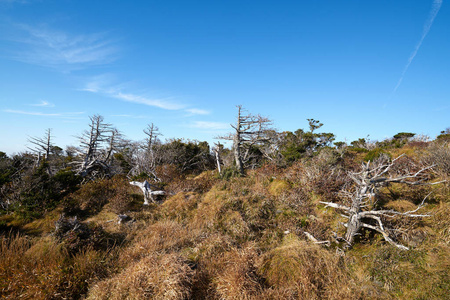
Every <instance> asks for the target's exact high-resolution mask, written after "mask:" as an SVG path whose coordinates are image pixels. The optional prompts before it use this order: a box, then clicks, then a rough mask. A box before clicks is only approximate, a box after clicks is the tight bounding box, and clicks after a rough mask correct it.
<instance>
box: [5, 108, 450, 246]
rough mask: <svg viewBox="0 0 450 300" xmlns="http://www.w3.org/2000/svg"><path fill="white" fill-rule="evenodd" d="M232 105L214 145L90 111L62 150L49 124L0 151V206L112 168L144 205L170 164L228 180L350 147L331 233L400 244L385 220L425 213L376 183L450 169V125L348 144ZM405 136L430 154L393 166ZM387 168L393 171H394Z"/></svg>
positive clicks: (52, 195) (22, 204)
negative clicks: (393, 152) (391, 199)
mask: <svg viewBox="0 0 450 300" xmlns="http://www.w3.org/2000/svg"><path fill="white" fill-rule="evenodd" d="M237 109H238V112H237V117H236V122H235V123H234V124H231V132H230V133H229V134H228V135H225V136H219V137H217V139H218V141H219V142H217V143H215V144H214V146H213V147H212V148H211V147H210V145H209V144H208V143H207V142H199V141H191V140H183V139H168V140H166V141H164V142H163V141H162V140H161V136H162V133H160V131H159V129H158V127H157V126H156V125H155V124H153V123H151V124H149V125H148V127H147V128H144V129H143V132H144V134H145V139H144V140H143V141H131V140H128V139H126V137H124V136H123V135H122V134H121V133H120V131H119V130H118V129H116V128H114V127H113V126H112V125H111V124H109V123H106V122H105V120H104V118H103V117H102V116H100V115H94V116H91V117H90V122H89V124H88V126H87V129H86V130H85V131H84V132H83V133H82V134H81V135H80V136H79V137H78V146H69V147H67V149H66V150H65V151H63V149H62V148H60V147H58V146H56V145H54V143H53V136H52V131H51V129H48V130H47V131H46V132H45V134H44V136H43V137H30V138H29V142H30V144H31V145H30V147H29V150H30V151H31V152H24V153H20V154H16V155H14V156H13V157H8V156H7V155H6V154H5V153H2V152H0V206H1V207H0V209H1V211H3V212H4V213H9V212H12V211H16V212H18V213H22V214H24V216H25V217H31V218H33V217H35V216H37V215H39V214H40V213H43V212H45V211H47V210H50V209H52V208H54V207H55V206H56V205H57V204H58V203H59V201H61V199H63V198H64V197H65V195H67V194H69V193H71V192H72V191H74V190H75V189H76V188H77V186H79V184H82V183H86V182H89V181H92V180H96V179H102V178H103V179H104V178H111V177H113V176H114V175H122V176H126V178H128V180H129V181H131V184H133V185H136V186H139V187H140V188H141V189H142V191H143V193H144V196H145V204H148V203H149V201H153V200H154V199H153V196H157V195H164V194H165V192H164V191H162V187H163V186H164V184H165V183H164V182H163V181H164V180H163V177H164V176H163V174H164V172H166V171H167V168H169V167H170V168H175V169H176V171H177V173H178V174H180V176H184V175H187V174H199V173H200V172H202V171H205V170H214V169H217V173H218V176H220V177H221V178H225V179H226V178H229V177H230V176H245V174H246V170H248V169H255V168H258V167H260V166H262V165H263V164H265V163H268V164H273V165H276V166H277V167H286V166H289V165H291V164H292V163H294V162H296V161H299V160H308V159H312V158H314V157H316V156H318V155H319V154H320V153H321V152H322V151H328V152H329V153H331V154H332V155H333V156H334V157H337V159H343V157H344V156H345V154H346V153H347V152H348V151H352V152H355V153H360V154H361V155H362V157H363V159H364V160H365V161H366V162H365V163H363V164H362V166H361V167H360V168H359V169H358V168H355V169H353V170H351V171H348V170H347V175H348V177H349V178H351V180H352V181H353V185H352V190H351V191H349V187H348V186H344V187H342V191H341V194H345V196H347V197H348V199H350V200H349V202H348V204H346V205H344V204H342V203H335V202H330V201H322V202H321V203H322V204H324V205H326V206H329V207H333V208H335V209H337V210H340V211H342V212H343V213H344V215H345V218H346V220H347V221H346V222H345V223H344V224H345V226H346V227H347V233H346V234H345V236H343V237H339V236H336V240H341V241H344V242H345V243H347V244H348V245H350V246H351V245H352V244H353V242H354V238H355V236H356V235H358V234H359V232H360V230H361V229H362V228H366V229H372V230H374V231H376V232H378V233H381V234H382V235H383V237H384V238H385V240H386V241H388V242H389V243H392V244H394V245H396V246H397V247H399V248H402V247H404V246H402V245H399V244H397V243H396V242H395V241H394V240H393V239H392V238H391V235H390V234H389V230H388V229H386V228H385V225H384V219H385V218H389V217H392V216H394V215H403V216H405V217H424V215H422V214H420V213H417V210H419V209H420V208H421V207H422V206H423V203H421V204H419V205H418V207H417V209H415V210H412V211H408V212H403V213H400V212H397V211H394V210H378V209H377V204H376V203H377V197H378V190H379V188H381V187H383V186H387V185H389V184H391V183H403V184H410V185H417V184H424V183H427V182H429V179H431V177H430V175H429V174H430V172H438V173H439V172H440V173H439V176H440V177H443V178H447V177H448V176H449V175H450V167H449V164H450V154H449V153H450V151H449V141H450V129H447V130H446V131H443V132H441V134H440V135H439V136H438V138H437V139H436V140H434V141H431V142H430V141H428V140H427V139H426V138H424V137H415V134H413V133H408V132H401V133H398V134H397V135H395V136H394V137H393V138H391V139H387V140H384V141H380V142H373V141H369V140H368V139H367V138H361V139H359V140H356V141H353V142H351V143H350V144H346V143H344V142H334V141H335V136H334V134H332V133H324V132H319V130H320V128H321V127H322V126H323V124H322V123H320V122H319V121H318V120H314V119H308V122H309V128H308V129H307V130H303V129H298V130H296V131H295V132H289V131H285V132H278V131H276V130H275V129H274V128H273V127H272V125H273V123H272V121H271V120H269V119H268V118H266V117H262V116H260V115H253V114H251V113H249V112H247V111H246V110H245V109H243V108H242V107H241V106H238V107H237ZM221 140H222V141H223V140H229V141H232V143H233V144H232V147H231V149H227V148H225V147H224V146H223V144H221V143H220V141H221ZM407 143H412V144H414V143H415V144H416V145H422V144H423V145H426V146H427V147H428V149H429V155H428V156H426V157H428V160H425V161H423V162H422V163H423V164H422V166H419V167H418V166H410V167H409V168H406V169H403V170H399V169H395V167H394V165H395V164H396V162H397V160H398V158H394V159H392V158H391V157H389V156H388V155H387V153H386V151H385V149H389V148H399V147H402V146H403V145H405V144H407ZM393 170H395V172H397V173H392V171H393ZM332 172H334V170H332ZM336 172H338V171H336ZM340 174H343V173H340ZM149 182H150V183H149ZM424 200H425V199H424ZM305 234H307V235H308V234H309V233H307V232H306V233H305ZM309 236H310V237H311V238H312V239H315V238H314V237H313V236H311V235H309ZM402 249H403V248H402Z"/></svg>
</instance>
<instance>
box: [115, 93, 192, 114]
mask: <svg viewBox="0 0 450 300" xmlns="http://www.w3.org/2000/svg"><path fill="white" fill-rule="evenodd" d="M109 95H110V96H111V97H114V98H117V99H120V100H124V101H127V102H132V103H138V104H144V105H148V106H154V107H159V108H162V109H168V110H178V109H182V108H183V107H184V106H183V105H181V104H177V103H174V102H172V101H171V99H153V98H149V97H145V96H140V95H135V94H129V93H122V92H112V93H110V94H109Z"/></svg>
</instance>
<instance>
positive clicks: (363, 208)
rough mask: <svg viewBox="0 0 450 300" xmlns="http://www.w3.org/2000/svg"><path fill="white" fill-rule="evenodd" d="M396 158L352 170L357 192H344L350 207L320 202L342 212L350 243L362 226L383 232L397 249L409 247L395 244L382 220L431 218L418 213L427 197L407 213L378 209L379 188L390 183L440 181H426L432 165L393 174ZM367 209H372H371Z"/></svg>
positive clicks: (385, 159)
mask: <svg viewBox="0 0 450 300" xmlns="http://www.w3.org/2000/svg"><path fill="white" fill-rule="evenodd" d="M402 156H403V155H401V156H399V157H397V158H396V159H394V160H390V159H387V158H386V157H382V158H380V159H378V160H376V161H374V162H370V161H369V162H367V163H362V167H361V169H362V170H361V172H357V173H355V172H351V173H349V176H350V178H351V179H352V180H353V181H354V183H355V184H356V188H355V191H354V192H353V193H350V192H345V194H346V195H347V196H348V197H349V198H350V199H351V204H350V206H346V205H342V204H338V203H332V202H322V201H321V202H320V203H322V204H325V205H326V206H329V207H333V208H336V209H338V210H340V211H342V212H343V213H344V214H343V215H342V216H343V217H345V218H346V219H348V221H347V223H346V224H344V226H345V227H346V228H347V231H346V233H345V236H344V237H343V239H344V241H345V242H346V243H347V246H351V245H353V243H354V241H355V236H356V235H358V234H359V232H360V230H361V229H362V228H367V229H371V230H374V231H376V232H378V233H381V234H382V235H383V238H384V239H385V240H386V241H387V242H388V243H390V244H392V245H394V246H396V247H397V248H400V249H403V250H408V247H405V246H403V245H400V244H398V243H396V242H395V241H394V240H393V239H392V238H391V237H390V236H389V232H388V230H387V229H386V228H385V225H384V224H383V219H385V218H392V217H395V216H404V217H409V218H418V217H428V216H429V215H428V214H419V213H417V211H419V210H420V209H421V208H423V207H424V203H425V200H426V198H427V197H428V196H427V197H425V198H424V199H423V201H422V203H420V204H419V205H418V206H417V208H416V209H414V210H411V211H407V212H398V211H395V210H383V209H381V210H377V209H376V205H375V204H376V197H377V196H378V195H379V193H380V188H381V187H385V186H388V185H389V184H391V183H400V184H408V185H419V184H437V183H440V182H435V183H426V180H427V179H428V178H427V176H425V175H426V174H425V172H426V171H427V170H429V169H431V168H432V166H429V167H424V168H421V169H419V170H418V171H416V172H411V171H408V170H406V171H404V172H403V174H391V170H392V169H393V167H394V165H395V164H396V162H398V160H399V159H400V157H402ZM368 208H372V209H371V210H369V209H368Z"/></svg>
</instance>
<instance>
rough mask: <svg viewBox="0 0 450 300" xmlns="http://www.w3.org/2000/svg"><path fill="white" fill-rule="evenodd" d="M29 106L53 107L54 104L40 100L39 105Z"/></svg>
mask: <svg viewBox="0 0 450 300" xmlns="http://www.w3.org/2000/svg"><path fill="white" fill-rule="evenodd" d="M30 105H31V106H37V107H55V105H54V104H52V103H50V102H47V101H44V100H41V102H40V103H37V104H30Z"/></svg>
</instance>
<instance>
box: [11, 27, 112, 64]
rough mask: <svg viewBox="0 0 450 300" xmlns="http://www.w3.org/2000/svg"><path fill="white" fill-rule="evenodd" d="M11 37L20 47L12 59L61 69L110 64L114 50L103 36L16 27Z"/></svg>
mask: <svg viewBox="0 0 450 300" xmlns="http://www.w3.org/2000/svg"><path fill="white" fill-rule="evenodd" d="M14 27H15V29H16V30H18V32H16V33H15V34H14V36H16V35H17V36H18V37H14V38H11V39H12V40H13V41H14V42H16V43H17V44H18V45H20V46H21V49H20V50H17V54H16V55H14V56H13V59H15V60H18V61H22V62H26V63H29V64H35V65H41V66H46V67H53V68H57V69H63V70H64V71H67V70H72V69H82V68H84V67H86V66H89V65H103V64H107V63H111V62H112V61H114V60H115V59H116V58H117V52H118V48H117V46H115V45H114V41H113V40H112V39H109V38H108V37H107V36H106V34H104V33H93V34H80V35H74V34H69V33H66V32H63V31H57V30H53V29H48V28H46V27H43V26H30V25H27V24H19V25H16V26H14Z"/></svg>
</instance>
